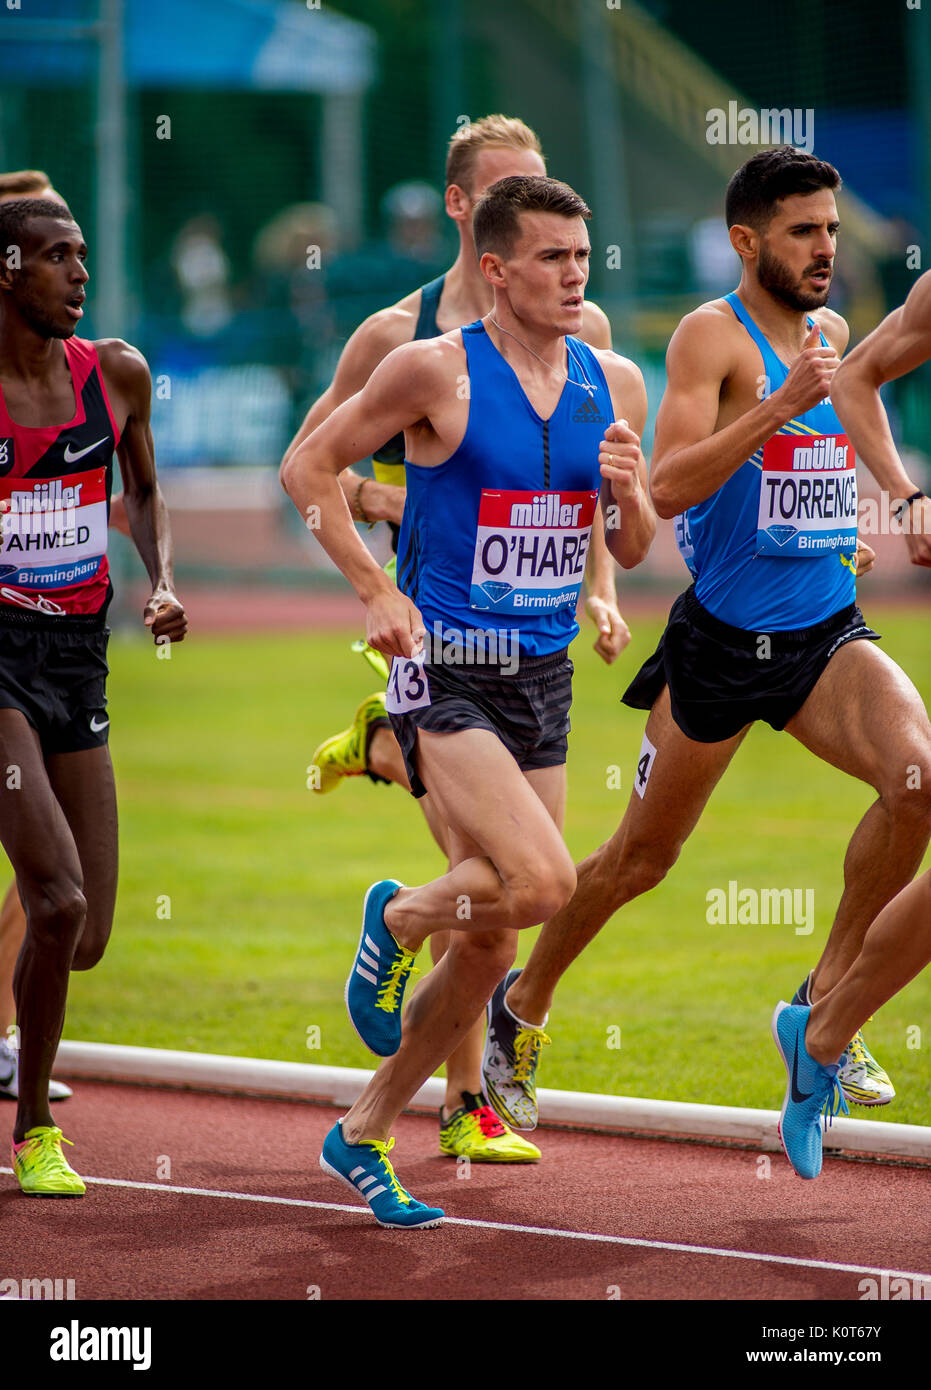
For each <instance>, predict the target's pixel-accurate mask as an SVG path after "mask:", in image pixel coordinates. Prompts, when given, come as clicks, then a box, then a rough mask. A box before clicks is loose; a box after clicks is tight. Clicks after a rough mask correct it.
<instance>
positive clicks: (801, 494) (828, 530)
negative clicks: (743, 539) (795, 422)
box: [757, 434, 857, 560]
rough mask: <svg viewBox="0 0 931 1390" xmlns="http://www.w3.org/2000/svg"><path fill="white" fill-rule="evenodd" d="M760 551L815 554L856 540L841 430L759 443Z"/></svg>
mask: <svg viewBox="0 0 931 1390" xmlns="http://www.w3.org/2000/svg"><path fill="white" fill-rule="evenodd" d="M757 544H758V546H759V553H760V554H761V555H773V556H780V557H783V556H787V557H791V558H792V559H796V560H797V559H809V558H816V557H817V556H819V555H824V554H826V553H830V552H831V551H835V550H853V549H855V547H856V544H857V472H856V458H855V457H854V452H853V448H852V446H851V444H850V441H849V439H848V438H847V436H846V435H845V434H827V435H807V436H806V435H797V434H776V435H773V437H772V438H771V439H768V440H767V441H766V443H765V445H764V446H763V467H762V471H761V476H760V506H759V516H758V521H757Z"/></svg>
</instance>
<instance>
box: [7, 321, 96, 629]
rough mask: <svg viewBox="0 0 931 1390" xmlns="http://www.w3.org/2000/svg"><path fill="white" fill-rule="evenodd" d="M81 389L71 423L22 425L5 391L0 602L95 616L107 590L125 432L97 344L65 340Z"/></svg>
mask: <svg viewBox="0 0 931 1390" xmlns="http://www.w3.org/2000/svg"><path fill="white" fill-rule="evenodd" d="M62 345H63V347H64V349H65V357H66V359H67V362H68V367H69V368H70V371H71V380H72V383H73V386H74V399H75V413H74V417H73V418H72V419H71V420H69V421H68V423H67V424H64V425H48V426H30V425H18V424H16V423H15V421H13V420H11V419H10V415H9V412H8V410H7V407H6V401H5V400H4V398H3V391H2V388H0V503H2V504H3V507H4V510H3V514H2V521H0V605H14V606H18V607H24V608H32V609H39V610H40V611H42V612H45V613H57V614H61V615H62V616H67V615H79V614H92V613H97V612H98V611H99V610H100V609H101V608H102V607H103V606H104V604H105V603H106V601H107V596H108V593H109V566H108V563H107V522H108V518H109V511H110V487H111V483H112V476H113V451H114V449H115V448H116V445H117V443H118V441H119V430H118V429H117V426H116V421H115V420H114V418H113V412H112V410H111V409H110V402H109V400H108V399H107V392H106V388H105V386H104V384H103V377H102V376H101V373H100V363H99V362H98V360H97V351H96V349H95V347H94V345H93V343H90V342H87V341H85V340H84V339H82V338H66V339H64V340H63V343H62Z"/></svg>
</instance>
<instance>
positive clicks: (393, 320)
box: [288, 115, 630, 1163]
mask: <svg viewBox="0 0 931 1390" xmlns="http://www.w3.org/2000/svg"><path fill="white" fill-rule="evenodd" d="M545 173H546V165H545V163H544V160H543V155H542V152H541V149H540V142H539V140H538V139H537V136H536V135H535V133H534V132H533V131H532V130H531V129H530V128H529V127H528V126H526V125H525V124H524V122H523V121H520V120H517V119H515V118H514V117H509V116H499V115H496V116H485V117H482V119H480V120H477V121H472V122H471V123H470V125H469V126H468V127H467V128H466V129H464V130H463V129H460V130H457V132H456V134H455V136H454V137H453V139H452V140H451V141H450V145H449V151H448V155H447V163H446V197H445V201H446V212H447V215H448V216H449V217H450V219H451V221H452V222H453V223H454V224H455V226H456V230H457V233H458V237H459V254H458V255H457V257H456V260H455V261H454V262H453V264H452V266H451V267H450V269H449V270H448V271H447V272H446V274H445V275H442V276H440V277H439V278H438V279H437V280H434V281H431V283H430V284H428V285H424V286H423V287H422V288H421V289H418V290H415V291H414V293H413V294H409V295H406V296H405V298H404V299H402V300H400V301H399V303H397V304H395V305H392V306H391V307H390V308H388V309H383V310H381V311H380V312H379V313H377V314H373V315H372V316H371V318H369V319H366V321H365V322H364V323H363V324H361V325H360V327H359V328H358V329H357V330H356V332H355V333H354V334H353V335H352V337H351V338H350V340H349V342H348V343H347V344H346V346H345V348H344V349H343V352H342V354H341V356H340V359H339V363H338V365H337V369H336V374H335V376H334V378H333V382H332V384H331V385H330V386H329V388H328V389H327V390H326V391H325V392H324V394H323V396H321V398H320V399H319V400H318V401H316V402H315V404H314V405H313V406H312V407H311V409H310V411H309V412H308V414H307V417H306V419H305V420H304V422H303V424H302V426H301V428H300V430H299V431H298V433H297V435H296V437H295V439H294V441H293V443H292V444H291V446H290V448H289V450H288V456H289V455H290V454H291V453H292V452H293V451H294V449H296V448H297V446H298V445H299V444H300V443H301V441H302V440H304V439H306V438H307V437H308V435H309V434H310V433H311V432H312V431H313V430H314V429H317V428H318V427H319V426H320V425H321V424H323V422H324V420H326V419H327V418H328V417H329V415H330V414H332V412H333V411H334V410H335V409H336V407H337V406H338V405H340V404H342V403H343V402H344V401H346V400H348V399H349V398H350V397H351V396H353V395H354V394H355V393H356V392H357V391H360V390H361V389H362V388H363V386H364V385H365V383H366V382H367V380H368V378H369V377H370V375H371V374H372V372H373V371H374V370H375V368H376V367H377V366H378V365H379V363H380V362H382V361H383V360H384V359H385V358H386V357H387V356H388V354H389V353H390V352H392V351H393V350H394V349H395V348H396V347H400V346H402V345H404V344H407V343H410V342H411V341H414V342H420V341H423V340H424V339H427V338H435V337H439V336H440V335H441V334H443V333H446V332H449V331H450V330H451V329H453V328H457V327H458V326H459V325H460V324H463V323H469V322H471V321H472V320H473V319H476V318H478V317H480V316H481V315H483V314H485V313H486V312H487V311H488V309H489V308H490V307H491V305H492V302H493V291H492V289H491V286H490V285H489V284H488V282H487V280H486V279H485V277H484V276H483V275H482V273H481V270H480V268H479V263H478V257H477V256H476V254H475V245H474V242H473V239H472V214H473V212H474V209H475V205H476V202H477V200H478V198H479V197H480V196H481V195H482V193H484V191H485V189H486V188H487V187H489V186H490V185H491V184H493V183H495V182H496V181H497V180H498V179H501V178H504V177H506V176H508V175H513V174H545ZM579 336H580V337H581V338H582V339H584V341H585V342H586V343H588V344H589V345H590V346H592V347H596V348H610V346H611V328H610V324H609V323H608V320H607V318H606V317H605V315H604V314H603V313H602V311H601V310H600V309H599V308H598V307H597V305H595V304H592V303H590V302H588V301H586V302H585V304H584V306H583V310H582V326H581V329H580V331H579ZM372 466H373V471H374V477H371V478H370V477H367V476H365V477H363V476H361V475H360V474H358V473H356V472H355V471H354V470H353V469H352V468H347V469H346V470H345V471H344V473H343V474H342V476H341V478H340V484H341V486H342V488H343V493H344V496H345V497H346V500H347V502H348V504H349V507H350V510H351V512H352V515H353V517H354V518H355V519H356V520H357V521H362V522H374V521H377V520H386V521H387V522H388V523H389V524H390V525H391V527H392V531H393V533H394V535H393V539H394V542H395V545H396V540H397V530H398V526H399V525H400V521H401V515H402V512H403V509H404V499H405V475H404V437H403V435H395V436H393V438H391V439H390V440H389V441H388V442H387V443H384V442H381V443H380V444H379V447H378V448H377V449H376V450H375V451H374V453H373V455H372ZM587 559H588V562H589V563H588V566H587V570H588V572H587V575H586V590H587V597H586V602H585V608H586V612H587V614H588V616H589V617H590V618H591V619H592V620H593V622H594V623H595V624H596V627H597V629H598V638H597V641H596V642H595V650H596V651H597V652H598V654H599V656H601V658H602V659H603V660H604V661H605V662H606V663H607V664H609V665H610V664H611V662H613V661H614V660H615V659H616V657H617V656H618V655H619V654H620V653H621V652H622V651H623V649H624V647H625V646H626V644H627V642H628V641H629V640H630V631H629V629H628V627H627V624H626V623H625V622H624V619H623V618H622V617H621V614H620V612H619V611H618V606H617V596H616V592H615V565H614V561H613V560H612V558H611V556H610V555H609V553H608V550H607V547H606V546H605V543H604V539H603V537H602V535H601V533H600V530H596V531H595V532H594V533H593V537H592V547H591V551H590V552H589V554H588V556H587ZM393 565H394V558H393V557H392V560H391V561H390V562H389V565H388V566H386V569H387V571H388V573H389V574H391V575H392V576H393V574H394V569H393ZM354 646H355V650H362V652H363V654H364V655H365V657H366V658H367V659H368V660H369V661H370V662H371V664H372V665H373V666H375V667H376V669H377V670H378V672H379V675H380V676H381V688H380V689H379V690H376V691H374V692H372V693H371V694H369V695H368V696H367V697H366V698H365V699H364V700H362V701H361V702H360V704H359V706H358V709H357V710H356V713H355V717H354V718H353V720H352V722H351V723H350V724H349V726H348V727H347V728H345V729H342V730H340V731H339V732H338V733H335V734H331V735H330V736H329V737H328V738H326V739H324V740H323V741H322V742H320V743H319V744H318V745H317V747H316V748H315V749H314V752H313V754H312V756H311V768H312V777H313V780H312V782H311V785H312V786H313V787H314V790H315V791H317V792H318V793H319V794H328V793H331V792H332V791H334V790H335V789H336V788H337V787H339V786H340V785H341V783H342V782H343V780H344V779H345V778H347V777H359V776H363V775H365V776H367V777H368V778H369V779H370V780H371V781H372V782H391V783H394V784H395V785H397V786H399V787H402V788H404V789H405V790H406V791H407V790H409V789H410V782H409V778H408V774H407V768H406V766H405V762H404V758H403V755H402V752H401V749H400V747H399V745H398V741H397V739H396V737H395V735H394V733H393V731H392V729H391V725H390V722H389V720H388V716H387V713H386V710H385V682H386V679H387V665H386V663H385V659H384V657H382V655H381V653H379V652H376V651H374V650H373V649H372V648H371V647H369V646H368V645H367V644H365V643H362V642H357V643H356V644H354ZM418 804H419V806H420V809H421V811H422V812H423V815H424V818H425V820H426V821H427V824H428V825H429V827H430V831H431V833H432V835H433V837H434V839H435V841H436V843H437V845H438V846H439V848H440V849H441V850H442V852H443V853H444V854H445V853H446V850H447V833H446V827H445V825H444V824H443V822H442V818H441V817H440V816H439V815H438V813H437V811H436V808H435V807H434V805H433V803H432V801H431V798H430V797H429V796H423V797H421V798H420V799H419V802H418ZM371 830H372V832H373V835H374V837H375V840H376V841H377V843H379V844H381V845H383V846H385V848H386V849H387V848H389V847H390V844H391V840H392V834H393V820H392V817H391V815H390V814H387V815H386V814H385V812H384V808H383V806H382V805H381V804H380V803H379V805H377V806H376V805H373V806H372V822H371ZM363 833H367V832H365V831H364V832H363ZM445 946H446V938H445V936H444V935H443V934H442V933H440V934H437V935H435V936H433V937H431V939H430V950H431V953H432V954H433V957H434V959H435V960H439V958H440V956H441V955H442V954H443V951H444V949H445ZM483 1045H484V1029H483V1027H482V1026H481V1024H479V1025H477V1027H476V1028H475V1030H474V1032H473V1033H472V1034H470V1035H469V1036H467V1037H465V1038H463V1039H462V1041H461V1042H460V1043H459V1044H458V1045H457V1047H456V1049H455V1051H454V1052H453V1054H452V1055H451V1056H450V1057H448V1058H447V1059H446V1097H445V1106H444V1107H443V1109H442V1110H441V1113H440V1148H441V1149H442V1151H443V1152H444V1153H446V1154H449V1155H451V1156H453V1157H457V1158H459V1157H465V1158H469V1159H470V1160H471V1161H473V1162H509V1163H510V1162H533V1161H535V1160H536V1159H538V1158H539V1157H540V1151H539V1149H537V1148H536V1147H535V1146H534V1145H533V1144H531V1143H530V1142H529V1141H528V1140H527V1139H525V1138H523V1137H521V1136H519V1135H515V1134H513V1133H511V1131H510V1130H508V1129H507V1127H506V1126H505V1125H502V1123H501V1121H500V1119H499V1118H498V1117H496V1116H495V1115H494V1114H493V1113H492V1112H491V1111H490V1110H489V1108H488V1105H487V1102H486V1100H485V1097H484V1096H483V1095H482V1093H481V1091H482V1081H481V1062H482V1048H483Z"/></svg>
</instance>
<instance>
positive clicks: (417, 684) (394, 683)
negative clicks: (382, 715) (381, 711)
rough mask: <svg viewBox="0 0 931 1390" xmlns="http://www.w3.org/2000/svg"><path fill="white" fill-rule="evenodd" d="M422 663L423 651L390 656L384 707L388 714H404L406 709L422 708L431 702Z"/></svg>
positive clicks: (428, 685) (428, 684)
mask: <svg viewBox="0 0 931 1390" xmlns="http://www.w3.org/2000/svg"><path fill="white" fill-rule="evenodd" d="M423 663H424V653H423V652H419V653H418V654H417V656H395V657H392V659H391V674H390V675H389V677H388V689H387V692H386V696H385V709H386V710H387V711H388V713H389V714H406V713H407V712H408V710H412V709H423V708H424V707H425V706H426V705H429V704H430V703H431V701H430V683H429V681H428V680H427V673H426V671H425V670H424V668H423Z"/></svg>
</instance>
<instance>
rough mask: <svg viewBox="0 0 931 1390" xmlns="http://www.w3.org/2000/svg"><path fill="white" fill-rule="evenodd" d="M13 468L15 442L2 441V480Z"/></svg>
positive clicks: (0, 443) (0, 467)
mask: <svg viewBox="0 0 931 1390" xmlns="http://www.w3.org/2000/svg"><path fill="white" fill-rule="evenodd" d="M12 467H13V440H12V439H0V478H2V477H3V476H4V475H5V474H6V473H9V471H10V469H11V468H12Z"/></svg>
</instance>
